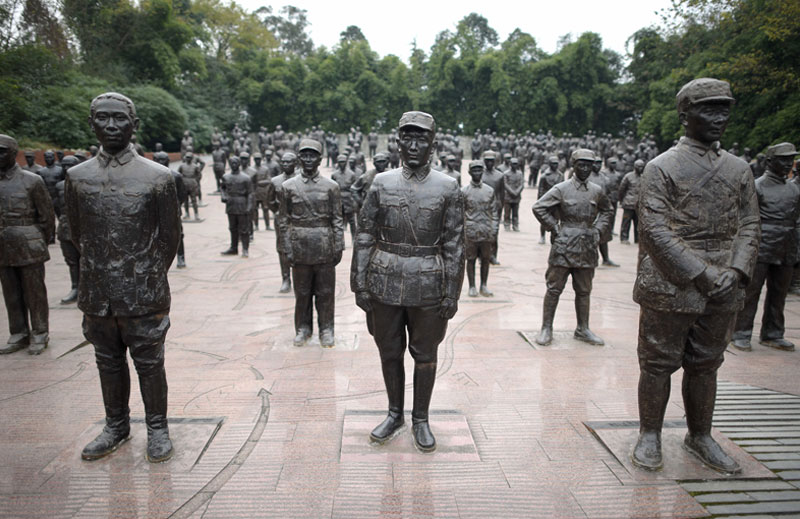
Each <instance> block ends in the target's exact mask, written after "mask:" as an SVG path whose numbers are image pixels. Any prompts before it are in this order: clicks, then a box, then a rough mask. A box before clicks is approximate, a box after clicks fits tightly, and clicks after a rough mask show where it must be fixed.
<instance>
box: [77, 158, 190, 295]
mask: <svg viewBox="0 0 800 519" xmlns="http://www.w3.org/2000/svg"><path fill="white" fill-rule="evenodd" d="M153 162H156V163H158V164H161V165H162V166H164V167H165V168H169V172H170V173H172V180H174V181H175V194H176V195H177V196H178V207H181V206H182V205H183V204H185V203H186V199H187V198H188V197H189V195H188V194H186V186H184V185H183V175H181V174H180V173H178V172H177V171H175V170H174V169H172V168H170V167H169V154H168V153H167V152H165V151H157V152H155V153H153ZM176 267H177V268H179V269H185V268H186V252H185V249H184V246H183V222H181V241H180V243H179V244H178V262H177V265H176ZM62 302H63V301H62Z"/></svg>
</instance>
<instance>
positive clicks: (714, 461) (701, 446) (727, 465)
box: [683, 433, 742, 474]
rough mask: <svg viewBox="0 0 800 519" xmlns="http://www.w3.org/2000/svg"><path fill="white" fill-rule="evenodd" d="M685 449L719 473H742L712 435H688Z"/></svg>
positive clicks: (684, 443) (684, 444)
mask: <svg viewBox="0 0 800 519" xmlns="http://www.w3.org/2000/svg"><path fill="white" fill-rule="evenodd" d="M683 448H684V449H686V450H687V451H688V452H689V453H691V454H693V455H694V456H695V457H697V458H698V459H699V460H700V461H702V462H703V463H705V464H706V465H708V466H709V467H711V468H712V469H714V470H716V471H717V472H721V473H723V474H738V473H739V472H741V471H742V468H741V467H740V466H739V464H738V463H736V460H734V459H733V458H731V457H730V456H728V455H727V454H726V453H725V451H724V450H722V447H720V445H719V443H717V442H716V440H714V438H712V437H711V435H710V434H704V435H699V436H693V435H691V434H689V433H687V434H686V437H685V438H684V440H683Z"/></svg>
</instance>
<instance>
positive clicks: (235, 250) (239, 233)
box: [220, 157, 253, 258]
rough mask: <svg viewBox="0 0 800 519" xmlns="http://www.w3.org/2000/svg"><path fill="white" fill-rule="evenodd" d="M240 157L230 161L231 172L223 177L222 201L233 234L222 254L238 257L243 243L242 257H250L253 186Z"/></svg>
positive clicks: (229, 229) (229, 228) (232, 158)
mask: <svg viewBox="0 0 800 519" xmlns="http://www.w3.org/2000/svg"><path fill="white" fill-rule="evenodd" d="M240 164H241V162H240V161H239V157H231V158H230V159H228V165H229V166H230V168H231V170H230V171H229V172H228V173H225V175H224V176H223V177H222V185H221V187H222V201H223V202H224V203H225V214H227V215H228V231H229V232H230V233H231V246H230V247H228V248H227V249H226V250H224V251H222V252H221V253H220V254H222V255H223V256H236V255H237V254H239V241H240V240H241V242H242V257H243V258H247V257H249V256H250V215H251V214H252V212H253V184H252V182H250V177H248V176H247V175H246V174H244V173H242V172H241V170H240V168H239V166H240Z"/></svg>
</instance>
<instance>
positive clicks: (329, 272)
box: [292, 263, 336, 334]
mask: <svg viewBox="0 0 800 519" xmlns="http://www.w3.org/2000/svg"><path fill="white" fill-rule="evenodd" d="M292 277H293V278H294V299H295V303H294V329H295V331H300V330H306V331H307V332H308V333H309V334H310V333H311V332H312V330H313V329H314V323H313V317H314V311H313V308H314V306H316V308H317V324H318V325H319V331H320V332H322V331H323V330H331V331H333V313H334V309H335V297H334V296H335V295H336V294H335V292H336V266H335V265H334V264H333V263H320V264H317V265H297V264H295V265H293V266H292Z"/></svg>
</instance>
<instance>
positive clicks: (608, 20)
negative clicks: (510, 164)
mask: <svg viewBox="0 0 800 519" xmlns="http://www.w3.org/2000/svg"><path fill="white" fill-rule="evenodd" d="M237 2H238V3H240V4H241V5H243V6H244V7H245V8H246V9H247V10H248V11H251V12H252V11H255V10H256V9H258V8H259V7H261V6H262V5H272V7H273V8H274V10H275V11H278V10H279V9H280V8H281V7H282V6H284V5H287V4H290V5H294V6H296V7H299V8H301V9H306V10H307V11H308V19H309V21H310V22H311V28H310V33H311V39H312V40H313V41H314V45H317V46H319V45H325V46H326V47H328V48H331V47H333V46H334V45H336V44H337V43H338V42H339V33H340V32H342V31H343V30H344V29H345V28H346V27H347V26H348V25H357V26H358V27H359V28H361V31H362V32H363V33H364V35H365V36H366V37H367V40H368V41H369V44H370V46H371V47H372V50H374V51H375V52H377V53H378V54H379V55H380V56H385V55H386V54H395V55H396V56H398V57H400V58H401V59H402V60H403V61H406V62H407V61H408V56H409V54H410V52H411V42H412V41H414V40H415V39H416V41H417V46H418V47H420V48H421V49H423V50H424V51H425V52H426V54H427V53H428V52H429V51H430V47H431V45H433V41H434V39H435V37H436V35H437V34H438V33H439V32H440V31H443V30H445V29H449V30H451V31H455V28H456V24H457V23H458V21H459V20H461V19H462V18H464V17H465V16H466V15H468V14H469V13H472V12H475V13H478V14H480V15H482V16H484V17H485V18H486V19H487V20H488V21H489V26H490V27H492V28H493V29H494V30H496V31H497V34H498V37H499V38H500V41H501V42H502V41H503V40H505V39H506V37H507V36H508V35H509V33H511V32H512V31H513V30H514V29H515V28H517V27H519V28H520V29H522V30H523V31H524V32H527V33H529V34H531V35H532V36H533V37H534V38H536V43H537V45H538V46H539V48H541V49H542V50H544V51H545V52H548V53H553V52H555V51H556V46H557V43H558V39H559V38H560V37H561V36H562V35H564V34H567V33H572V34H573V35H574V36H576V37H577V36H578V35H580V34H581V33H583V32H586V31H593V32H596V33H598V34H600V36H601V37H602V38H603V45H604V46H605V47H606V48H610V49H613V50H615V51H617V52H619V53H620V54H623V55H624V53H625V40H627V39H628V37H629V36H630V35H631V34H633V33H634V32H636V31H637V30H638V29H640V28H642V27H646V26H648V25H651V24H657V23H658V22H659V21H660V18H659V17H658V15H657V14H656V11H659V10H661V9H664V8H667V7H669V6H670V5H671V2H670V0H634V1H631V0H628V1H621V0H607V1H604V2H601V1H595V0H549V1H541V0H540V1H528V2H524V1H522V2H520V1H519V0H517V1H509V0H482V1H477V0H460V1H457V2H441V1H431V0H428V1H419V0H405V1H382V2H381V1H369V2H367V1H362V0H354V1H347V0H324V1H319V0H280V1H279V2H268V1H266V2H265V1H264V0H237Z"/></svg>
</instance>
